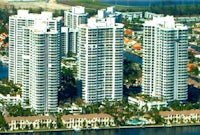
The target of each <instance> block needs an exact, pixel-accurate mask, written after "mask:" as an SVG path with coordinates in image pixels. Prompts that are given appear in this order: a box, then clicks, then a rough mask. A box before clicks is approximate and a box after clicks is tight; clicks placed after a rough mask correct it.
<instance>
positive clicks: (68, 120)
mask: <svg viewBox="0 0 200 135" xmlns="http://www.w3.org/2000/svg"><path fill="white" fill-rule="evenodd" d="M61 120H62V123H63V126H65V127H66V128H68V129H74V128H79V129H81V128H98V127H109V126H115V124H114V118H113V117H112V116H110V115H108V114H103V113H101V114H82V115H63V116H62V117H61Z"/></svg>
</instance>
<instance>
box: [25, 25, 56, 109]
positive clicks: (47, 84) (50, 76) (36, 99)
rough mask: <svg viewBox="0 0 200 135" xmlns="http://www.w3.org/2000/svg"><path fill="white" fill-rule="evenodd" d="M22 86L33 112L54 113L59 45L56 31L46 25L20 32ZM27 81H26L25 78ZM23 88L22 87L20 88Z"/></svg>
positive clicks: (35, 26)
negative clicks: (21, 33) (26, 89)
mask: <svg viewBox="0 0 200 135" xmlns="http://www.w3.org/2000/svg"><path fill="white" fill-rule="evenodd" d="M23 39H24V40H23V58H22V62H23V65H22V69H23V72H24V73H25V72H26V74H24V75H23V76H22V78H23V84H28V85H27V87H28V88H29V94H30V95H29V100H30V101H29V102H30V105H31V106H32V107H33V108H34V109H35V110H36V112H56V111H57V104H58V98H57V97H58V94H57V93H58V87H59V79H60V76H59V75H60V74H59V72H60V53H59V52H60V44H59V43H58V42H57V41H58V40H59V34H58V31H57V30H52V29H51V28H50V27H48V26H47V24H46V23H38V24H35V25H34V26H28V27H25V28H24V29H23ZM25 78H27V79H25ZM24 87H25V86H24Z"/></svg>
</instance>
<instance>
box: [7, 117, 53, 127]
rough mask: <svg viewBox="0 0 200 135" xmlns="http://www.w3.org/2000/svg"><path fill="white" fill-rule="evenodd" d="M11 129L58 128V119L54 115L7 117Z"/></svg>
mask: <svg viewBox="0 0 200 135" xmlns="http://www.w3.org/2000/svg"><path fill="white" fill-rule="evenodd" d="M5 120H6V123H7V124H8V126H9V129H10V130H19V129H22V130H23V129H26V130H28V129H40V128H56V127H57V123H56V122H57V120H56V118H55V117H52V116H26V117H20V116H18V117H5Z"/></svg>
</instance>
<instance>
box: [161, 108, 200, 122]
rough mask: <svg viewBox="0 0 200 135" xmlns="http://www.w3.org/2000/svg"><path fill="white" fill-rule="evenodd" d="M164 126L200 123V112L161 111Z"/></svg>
mask: <svg viewBox="0 0 200 135" xmlns="http://www.w3.org/2000/svg"><path fill="white" fill-rule="evenodd" d="M160 115H161V117H162V118H163V119H164V123H165V124H183V123H184V124H187V123H200V110H184V111H161V112H160Z"/></svg>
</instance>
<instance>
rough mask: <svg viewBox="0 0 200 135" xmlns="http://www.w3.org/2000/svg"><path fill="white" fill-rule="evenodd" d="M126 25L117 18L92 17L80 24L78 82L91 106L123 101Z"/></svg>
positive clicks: (83, 97) (82, 93)
mask: <svg viewBox="0 0 200 135" xmlns="http://www.w3.org/2000/svg"><path fill="white" fill-rule="evenodd" d="M123 28H124V25H123V24H120V23H115V18H111V17H110V18H101V19H99V18H90V19H88V24H87V25H84V24H83V25H79V33H78V44H79V48H78V50H79V52H78V79H79V88H80V91H81V95H82V99H83V100H85V102H87V103H92V102H101V101H103V100H104V99H109V100H119V101H121V100H122V89H123V45H124V43H123V36H124V30H123Z"/></svg>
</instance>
